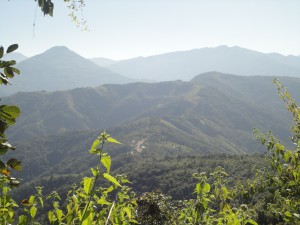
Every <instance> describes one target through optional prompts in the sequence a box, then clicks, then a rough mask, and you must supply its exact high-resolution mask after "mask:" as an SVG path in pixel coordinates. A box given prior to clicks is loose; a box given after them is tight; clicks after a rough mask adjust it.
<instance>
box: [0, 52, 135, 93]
mask: <svg viewBox="0 0 300 225" xmlns="http://www.w3.org/2000/svg"><path fill="white" fill-rule="evenodd" d="M18 68H19V69H20V70H21V75H19V76H17V77H16V78H14V79H12V80H11V82H12V84H13V85H12V86H9V87H4V88H2V90H1V92H0V94H1V95H7V94H11V93H15V92H19V91H26V92H28V91H42V90H45V91H56V90H67V89H72V88H76V87H95V86H98V85H100V84H107V83H113V84H116V83H117V84H119V83H129V82H132V81H133V80H132V79H129V78H126V77H123V76H121V75H119V74H117V73H115V72H111V71H110V70H108V69H105V68H102V67H100V66H98V65H96V64H95V63H93V62H91V61H90V60H88V59H85V58H83V57H81V56H80V55H78V54H76V53H75V52H73V51H71V50H69V49H68V48H66V47H53V48H51V49H49V50H47V51H46V52H44V53H42V54H39V55H36V56H33V57H31V58H28V59H26V60H23V61H22V62H20V63H19V64H18Z"/></svg>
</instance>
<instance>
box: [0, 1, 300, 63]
mask: <svg viewBox="0 0 300 225" xmlns="http://www.w3.org/2000/svg"><path fill="white" fill-rule="evenodd" d="M53 2H54V4H55V9H54V17H53V18H51V17H49V16H47V17H44V16H43V15H42V13H41V12H40V10H37V11H36V4H37V3H36V2H35V1H34V0H26V1H25V0H10V1H8V0H1V4H0V19H1V30H0V45H3V46H5V47H7V46H8V45H10V44H12V43H18V44H19V45H20V48H19V51H20V52H22V53H23V54H25V55H27V56H32V55H35V54H38V53H41V52H43V51H45V50H47V49H48V48H50V47H52V46H57V45H65V46H67V47H69V48H70V49H72V50H74V51H76V52H77V53H79V54H81V55H82V56H84V57H106V58H112V59H125V58H132V57H136V56H148V55H155V54H160V53H165V52H171V51H179V50H189V49H194V48H202V47H216V46H219V45H228V46H235V45H237V46H240V47H245V48H249V49H253V50H257V51H261V52H279V53H282V54H284V55H289V54H292V55H300V0H247V1H246V0H86V7H85V8H84V11H83V14H84V16H85V19H86V20H87V21H88V25H89V28H90V31H89V32H82V31H81V30H80V29H77V28H76V26H75V25H74V24H73V23H72V22H70V18H69V17H68V13H69V10H68V9H67V7H66V4H65V3H63V0H56V1H55V0H53ZM35 11H36V21H35V24H36V26H35V30H34V36H33V21H34V17H35ZM79 15H80V13H79Z"/></svg>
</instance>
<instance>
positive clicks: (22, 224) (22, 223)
mask: <svg viewBox="0 0 300 225" xmlns="http://www.w3.org/2000/svg"><path fill="white" fill-rule="evenodd" d="M28 223H29V220H28V218H27V217H26V216H24V215H21V216H19V223H18V225H27V224H28Z"/></svg>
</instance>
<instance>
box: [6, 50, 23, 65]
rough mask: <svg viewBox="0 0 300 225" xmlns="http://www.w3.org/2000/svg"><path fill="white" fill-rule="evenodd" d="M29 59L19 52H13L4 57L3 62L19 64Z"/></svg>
mask: <svg viewBox="0 0 300 225" xmlns="http://www.w3.org/2000/svg"><path fill="white" fill-rule="evenodd" d="M27 58H28V57H27V56H25V55H23V54H22V53H19V52H12V53H9V54H6V55H4V56H3V58H2V59H3V60H15V61H16V62H17V63H20V62H21V61H23V60H25V59H27Z"/></svg>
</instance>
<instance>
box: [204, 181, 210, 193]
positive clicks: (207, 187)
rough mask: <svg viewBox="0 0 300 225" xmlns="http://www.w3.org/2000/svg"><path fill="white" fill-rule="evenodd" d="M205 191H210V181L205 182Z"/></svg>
mask: <svg viewBox="0 0 300 225" xmlns="http://www.w3.org/2000/svg"><path fill="white" fill-rule="evenodd" d="M203 191H204V192H209V191H210V185H209V183H206V184H204V187H203Z"/></svg>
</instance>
